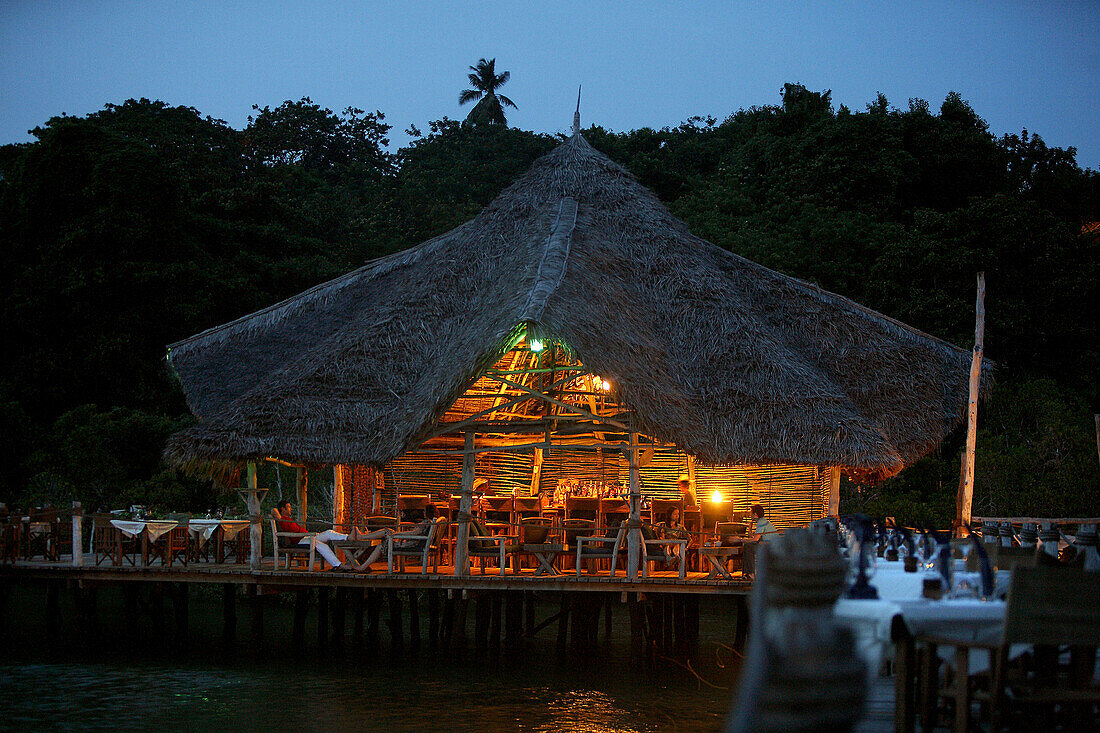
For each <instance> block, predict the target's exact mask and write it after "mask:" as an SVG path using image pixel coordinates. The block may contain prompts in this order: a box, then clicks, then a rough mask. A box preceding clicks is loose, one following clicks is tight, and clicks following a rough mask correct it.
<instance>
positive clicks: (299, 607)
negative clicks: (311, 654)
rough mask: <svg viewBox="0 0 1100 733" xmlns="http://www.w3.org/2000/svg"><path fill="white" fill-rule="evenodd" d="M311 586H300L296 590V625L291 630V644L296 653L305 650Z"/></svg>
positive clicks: (299, 653) (298, 653)
mask: <svg viewBox="0 0 1100 733" xmlns="http://www.w3.org/2000/svg"><path fill="white" fill-rule="evenodd" d="M310 594H311V591H310V589H309V588H299V589H298V590H296V591H295V592H294V626H293V631H292V632H291V637H290V638H291V646H292V647H293V648H294V653H295V654H296V655H301V654H302V653H303V652H304V651H305V643H306V616H307V615H309V596H310Z"/></svg>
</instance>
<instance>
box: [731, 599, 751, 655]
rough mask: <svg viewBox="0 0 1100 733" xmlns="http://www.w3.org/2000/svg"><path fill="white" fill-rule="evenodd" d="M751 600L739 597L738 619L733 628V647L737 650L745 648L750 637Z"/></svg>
mask: <svg viewBox="0 0 1100 733" xmlns="http://www.w3.org/2000/svg"><path fill="white" fill-rule="evenodd" d="M749 621H750V620H749V599H748V596H737V619H736V621H735V622H734V624H735V625H734V627H733V646H734V648H736V649H744V648H745V640H746V639H747V638H748V636H749Z"/></svg>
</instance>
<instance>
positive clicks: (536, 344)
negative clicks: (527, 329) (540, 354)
mask: <svg viewBox="0 0 1100 733" xmlns="http://www.w3.org/2000/svg"><path fill="white" fill-rule="evenodd" d="M545 347H546V345H545V344H544V343H542V341H539V340H538V339H531V351H542V350H543V349H544V348H545Z"/></svg>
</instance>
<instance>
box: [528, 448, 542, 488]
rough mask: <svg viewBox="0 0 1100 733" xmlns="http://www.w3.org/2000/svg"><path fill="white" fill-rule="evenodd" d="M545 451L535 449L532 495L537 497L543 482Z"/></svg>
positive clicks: (532, 469) (532, 467) (532, 468)
mask: <svg viewBox="0 0 1100 733" xmlns="http://www.w3.org/2000/svg"><path fill="white" fill-rule="evenodd" d="M543 458H544V455H543V449H542V448H535V454H534V459H533V462H532V465H531V495H532V496H537V495H538V493H539V484H540V483H541V482H542V461H543Z"/></svg>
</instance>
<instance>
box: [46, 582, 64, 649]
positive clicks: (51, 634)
mask: <svg viewBox="0 0 1100 733" xmlns="http://www.w3.org/2000/svg"><path fill="white" fill-rule="evenodd" d="M60 634H61V584H60V583H59V582H57V581H51V580H47V581H46V639H47V640H48V641H49V643H50V644H55V643H57V642H58V641H59V640H60V638H61V636H60Z"/></svg>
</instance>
